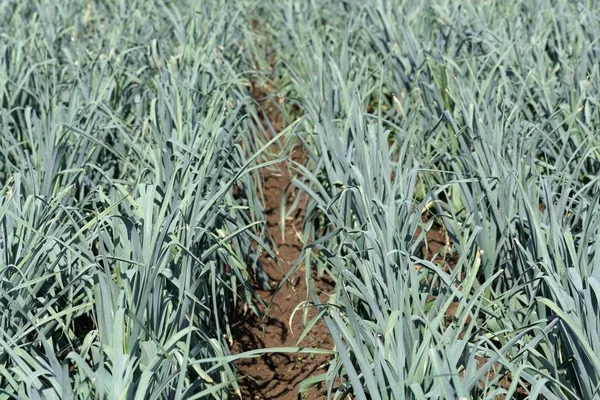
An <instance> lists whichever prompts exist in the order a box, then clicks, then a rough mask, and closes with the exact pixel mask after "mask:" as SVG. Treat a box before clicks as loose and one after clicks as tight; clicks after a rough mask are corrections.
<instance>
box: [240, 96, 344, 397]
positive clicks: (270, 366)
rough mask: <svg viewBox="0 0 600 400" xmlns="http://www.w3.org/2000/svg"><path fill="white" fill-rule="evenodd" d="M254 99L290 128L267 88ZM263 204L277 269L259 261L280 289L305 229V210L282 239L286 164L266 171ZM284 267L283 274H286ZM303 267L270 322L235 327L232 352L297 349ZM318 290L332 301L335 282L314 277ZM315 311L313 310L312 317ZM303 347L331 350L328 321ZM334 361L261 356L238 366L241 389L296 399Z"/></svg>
mask: <svg viewBox="0 0 600 400" xmlns="http://www.w3.org/2000/svg"><path fill="white" fill-rule="evenodd" d="M253 96H254V98H255V99H256V100H257V102H258V103H259V107H260V108H261V109H262V111H264V112H265V114H266V115H267V117H268V118H269V120H270V123H271V125H272V126H273V127H274V129H275V130H276V131H281V129H283V128H284V127H285V123H284V121H283V117H282V116H281V115H280V113H279V111H278V109H277V107H275V106H274V105H273V104H272V103H271V102H270V101H269V100H268V99H267V98H268V97H269V96H268V93H267V91H266V90H265V89H264V88H254V90H253ZM289 157H290V158H291V159H293V160H294V161H297V162H304V161H305V155H304V153H303V152H302V150H301V149H300V148H297V149H296V150H295V151H294V152H293V153H292V154H291V155H289ZM263 179H264V181H263V191H264V196H265V202H266V204H264V207H265V210H266V212H267V215H266V217H267V227H268V230H269V233H270V235H271V236H272V238H273V240H274V242H275V244H276V246H277V249H278V254H277V256H278V257H279V260H278V261H279V264H280V265H281V268H279V267H278V266H277V264H276V263H275V261H274V260H273V259H271V258H270V257H268V256H267V255H266V254H265V253H264V252H263V255H262V257H261V258H260V261H261V263H262V266H263V268H264V270H265V272H266V273H267V274H268V275H269V277H270V280H271V286H272V287H276V286H277V285H278V284H279V282H281V281H282V279H283V277H284V275H285V273H287V272H288V271H289V268H290V267H291V266H292V265H293V264H294V262H295V261H296V259H297V258H298V256H299V255H300V251H301V250H302V243H301V241H300V239H299V237H298V234H299V232H301V231H302V222H303V218H304V209H303V207H300V208H299V209H297V210H296V212H295V213H294V215H293V217H291V218H289V219H288V220H287V221H286V227H285V239H284V238H283V237H282V235H281V229H280V225H279V218H280V209H281V207H280V204H281V197H282V195H283V191H284V190H285V188H286V187H287V185H288V183H289V182H290V179H291V176H290V173H289V171H288V168H287V165H286V164H285V163H280V164H277V165H275V166H274V167H272V168H270V169H268V170H267V169H266V170H264V171H263ZM293 196H294V195H293V194H292V193H288V194H287V199H286V203H287V204H288V205H289V204H291V202H292V201H293V200H294V198H293ZM282 269H283V270H282ZM304 273H305V271H304V268H303V267H301V268H299V269H298V271H297V272H296V273H295V274H294V275H293V276H292V277H291V279H290V282H291V283H287V284H285V285H284V286H283V287H282V288H281V290H280V291H279V292H278V293H277V295H276V297H275V300H274V301H273V303H272V306H271V309H270V310H264V309H263V310H261V311H263V312H265V314H266V318H265V319H264V320H262V321H261V319H260V318H259V317H258V316H256V315H254V314H252V313H251V312H248V313H247V314H246V315H239V316H238V318H236V320H237V322H235V323H234V324H233V326H232V332H233V335H234V339H235V343H234V346H233V349H232V352H233V353H235V354H239V353H241V352H244V351H248V350H255V349H262V348H272V347H295V346H297V344H298V343H297V342H298V339H299V337H300V335H301V334H302V332H303V331H304V327H303V325H302V313H301V312H297V313H296V314H295V315H294V319H293V321H292V326H291V328H292V329H291V331H290V326H289V320H290V317H291V315H292V313H293V311H294V309H295V308H296V306H297V305H298V304H299V303H301V302H303V301H305V300H306V299H307V295H306V293H307V288H306V282H305V279H304V276H305V275H304ZM314 280H315V288H316V289H317V293H319V295H320V297H321V299H322V301H326V300H327V295H328V294H329V293H331V291H332V284H331V282H327V281H326V280H319V279H318V278H316V277H314ZM255 288H256V289H257V293H258V295H259V296H261V297H262V298H263V299H264V300H265V302H268V301H269V300H270V299H271V296H272V293H271V292H268V291H263V290H258V286H255ZM314 314H315V313H314V312H312V313H311V316H312V315H314ZM301 345H302V346H304V347H311V348H322V349H328V350H331V349H332V348H333V342H332V340H331V337H330V335H329V332H328V331H327V328H326V327H325V325H324V324H323V323H319V324H317V325H316V326H315V327H314V328H313V329H312V330H311V333H310V335H308V336H307V337H306V338H305V339H304V340H303V341H302V343H301ZM328 361H329V357H327V356H323V355H309V354H281V353H278V354H266V355H264V356H262V357H259V358H252V359H243V360H240V361H238V362H237V363H236V364H237V366H238V368H239V369H240V376H244V377H243V378H241V379H240V386H241V390H242V398H243V399H284V400H286V399H297V391H298V385H299V383H300V382H301V381H303V380H304V379H306V378H308V377H311V376H316V375H319V374H322V373H325V372H326V371H327V363H328ZM304 398H306V399H320V398H326V396H325V395H324V391H323V388H321V389H320V390H319V389H314V390H312V391H311V392H310V393H308V394H307V395H305V396H304Z"/></svg>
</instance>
